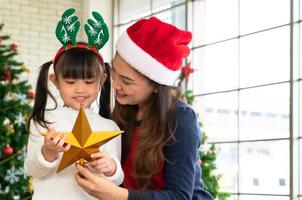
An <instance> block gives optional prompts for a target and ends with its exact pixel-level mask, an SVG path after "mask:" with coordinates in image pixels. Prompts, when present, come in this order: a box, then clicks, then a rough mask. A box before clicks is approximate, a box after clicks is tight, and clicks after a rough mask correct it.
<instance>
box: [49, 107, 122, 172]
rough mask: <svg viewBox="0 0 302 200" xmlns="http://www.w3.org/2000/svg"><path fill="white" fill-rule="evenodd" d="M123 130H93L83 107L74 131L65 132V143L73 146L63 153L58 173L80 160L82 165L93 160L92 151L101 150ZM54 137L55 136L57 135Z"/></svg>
mask: <svg viewBox="0 0 302 200" xmlns="http://www.w3.org/2000/svg"><path fill="white" fill-rule="evenodd" d="M123 132H124V131H92V130H91V128H90V125H89V122H88V120H87V117H86V114H85V111H84V110H83V108H82V107H81V108H80V111H79V114H78V116H77V119H76V122H75V124H74V126H73V128H72V132H64V133H66V134H67V139H65V143H70V144H71V147H70V149H69V150H68V151H66V152H64V153H63V157H62V159H61V162H60V164H59V167H58V169H57V173H59V172H60V171H62V170H63V169H65V168H66V167H68V166H70V165H71V164H73V163H75V162H77V161H80V164H81V165H84V162H85V161H86V162H90V161H92V158H91V157H90V155H91V154H92V153H96V152H99V147H100V146H101V145H103V144H105V143H106V142H108V141H109V140H111V139H113V138H114V137H116V136H118V135H120V134H121V133H123ZM53 137H55V135H54V136H53Z"/></svg>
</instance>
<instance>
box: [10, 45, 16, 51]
mask: <svg viewBox="0 0 302 200" xmlns="http://www.w3.org/2000/svg"><path fill="white" fill-rule="evenodd" d="M17 47H18V46H17V45H16V44H11V45H10V48H11V49H12V50H13V51H17Z"/></svg>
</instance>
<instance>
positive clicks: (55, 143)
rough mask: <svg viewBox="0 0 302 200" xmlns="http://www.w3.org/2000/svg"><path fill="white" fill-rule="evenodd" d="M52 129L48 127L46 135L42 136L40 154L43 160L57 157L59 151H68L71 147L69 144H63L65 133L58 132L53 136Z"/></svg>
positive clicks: (51, 159) (50, 160) (53, 131)
mask: <svg viewBox="0 0 302 200" xmlns="http://www.w3.org/2000/svg"><path fill="white" fill-rule="evenodd" d="M54 135H55V130H54V129H48V131H47V135H46V136H45V137H44V144H43V146H42V154H43V156H44V158H45V160H47V161H49V162H52V161H54V160H56V159H57V157H58V154H59V152H64V151H68V150H69V149H70V147H71V144H69V143H68V144H67V145H64V141H65V139H66V138H67V135H66V134H64V133H62V132H59V133H58V134H56V136H55V137H53V139H51V138H52V136H54Z"/></svg>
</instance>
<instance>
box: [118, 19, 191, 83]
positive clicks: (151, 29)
mask: <svg viewBox="0 0 302 200" xmlns="http://www.w3.org/2000/svg"><path fill="white" fill-rule="evenodd" d="M191 39H192V34H191V32H188V31H183V30H180V29H178V28H176V27H175V26H172V25H171V24H167V23H164V22H162V21H160V20H159V19H157V18H155V17H151V18H149V19H142V20H139V21H137V22H136V23H135V24H133V25H132V26H130V27H129V28H128V29H127V30H126V31H125V32H124V33H122V35H121V36H120V38H119V39H118V41H117V43H116V49H117V52H118V53H119V55H120V56H121V57H122V58H123V59H124V60H125V61H126V62H127V63H128V64H129V65H131V66H132V67H133V68H135V69H136V70H138V71H139V72H140V73H142V74H143V75H145V76H146V77H148V78H150V79H151V80H153V81H155V82H157V83H159V84H162V85H168V86H173V85H174V83H175V80H176V79H177V78H178V76H179V74H180V71H181V66H182V59H183V58H186V57H187V56H188V55H189V54H190V49H189V48H188V46H187V45H188V44H189V43H190V41H191Z"/></svg>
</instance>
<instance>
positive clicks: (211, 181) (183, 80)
mask: <svg viewBox="0 0 302 200" xmlns="http://www.w3.org/2000/svg"><path fill="white" fill-rule="evenodd" d="M193 72H194V70H193V69H192V68H191V63H188V64H187V65H186V66H185V67H183V68H182V73H181V76H180V81H179V86H180V87H181V86H182V87H184V92H183V93H182V94H181V95H180V96H181V97H182V98H183V99H184V100H185V101H186V102H187V103H188V104H190V105H193V104H194V94H193V91H192V90H187V83H188V80H189V77H190V74H191V73H193ZM199 126H200V127H201V130H202V131H203V132H202V148H201V149H200V150H199V157H200V160H199V164H200V166H201V167H202V175H201V178H202V179H203V181H204V187H205V189H206V190H207V191H208V192H210V193H211V194H212V195H213V197H214V198H215V199H218V200H226V199H227V198H228V197H229V196H230V195H229V194H228V193H226V192H222V191H221V188H220V186H219V179H220V178H221V177H222V175H221V174H215V173H214V172H215V171H216V169H217V168H216V157H217V153H218V149H217V147H216V146H215V144H212V145H208V143H207V139H208V137H207V135H206V133H205V132H204V128H203V125H202V123H201V121H200V120H199Z"/></svg>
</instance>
